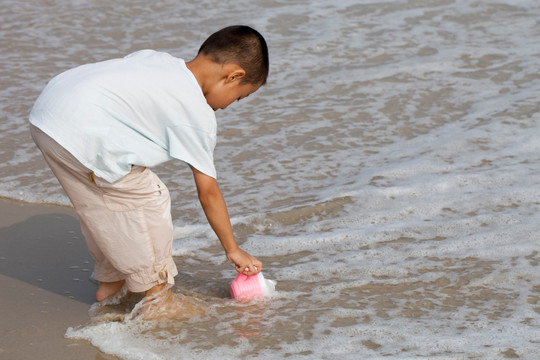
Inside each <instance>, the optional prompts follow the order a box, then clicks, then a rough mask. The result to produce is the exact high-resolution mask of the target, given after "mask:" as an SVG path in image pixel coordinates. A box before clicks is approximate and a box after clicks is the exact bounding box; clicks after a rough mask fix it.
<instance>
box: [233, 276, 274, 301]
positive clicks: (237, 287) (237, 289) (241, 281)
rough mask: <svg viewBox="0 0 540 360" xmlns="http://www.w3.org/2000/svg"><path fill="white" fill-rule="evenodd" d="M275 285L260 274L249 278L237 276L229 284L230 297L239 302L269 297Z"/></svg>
mask: <svg viewBox="0 0 540 360" xmlns="http://www.w3.org/2000/svg"><path fill="white" fill-rule="evenodd" d="M275 285H276V283H275V282H274V281H272V280H266V279H265V278H264V276H263V274H262V273H258V274H257V275H251V276H246V275H244V274H238V276H237V277H236V279H234V280H233V281H232V282H231V295H232V297H233V298H234V299H239V300H251V299H261V298H264V297H266V296H269V295H270V294H271V292H272V291H274V289H275Z"/></svg>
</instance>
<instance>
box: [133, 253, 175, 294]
mask: <svg viewBox="0 0 540 360" xmlns="http://www.w3.org/2000/svg"><path fill="white" fill-rule="evenodd" d="M176 275H178V270H177V268H176V264H175V263H174V261H173V259H172V258H170V259H169V260H165V261H162V262H160V263H159V264H156V265H154V267H152V268H149V269H145V270H142V271H139V272H137V273H133V274H126V278H125V280H126V285H127V288H128V290H129V291H131V292H145V291H146V290H149V289H151V288H152V287H154V286H156V285H159V284H163V283H168V284H170V285H174V277H175V276H176Z"/></svg>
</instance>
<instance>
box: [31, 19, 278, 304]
mask: <svg viewBox="0 0 540 360" xmlns="http://www.w3.org/2000/svg"><path fill="white" fill-rule="evenodd" d="M268 68H269V64H268V49H267V45H266V42H265V40H264V38H263V37H262V36H261V35H260V34H259V33H258V32H257V31H255V30H254V29H252V28H250V27H247V26H230V27H227V28H224V29H222V30H220V31H218V32H216V33H214V34H213V35H211V36H210V37H209V38H208V39H207V40H206V41H205V42H204V43H203V44H202V46H201V48H200V49H199V52H198V54H197V56H196V57H195V59H193V60H192V61H189V62H185V61H184V60H182V59H178V58H174V57H172V56H171V55H169V54H166V53H161V52H156V51H152V50H142V51H138V52H135V53H133V54H130V55H128V56H126V57H124V58H121V59H113V60H108V61H103V62H98V63H94V64H87V65H82V66H79V67H76V68H74V69H71V70H68V71H66V72H64V73H62V74H60V75H58V76H56V77H55V78H53V79H52V80H51V81H50V82H49V83H48V84H47V86H46V87H45V89H44V90H43V92H42V93H41V95H40V96H39V98H38V99H37V101H36V103H35V105H34V107H33V109H32V112H31V114H30V123H31V126H30V127H31V133H32V137H33V139H34V141H35V143H36V144H37V146H38V147H39V149H40V150H41V152H42V153H43V156H44V157H45V160H46V161H47V163H48V164H49V167H50V168H51V170H52V171H53V173H54V174H55V176H56V177H57V178H58V180H59V182H60V184H61V185H62V187H63V188H64V191H65V192H66V194H67V195H68V197H69V198H70V200H71V202H72V204H73V206H74V208H75V210H76V212H77V214H78V216H79V219H80V223H81V230H82V232H83V235H84V236H85V238H86V242H87V246H88V249H89V251H90V253H91V255H92V257H93V258H94V260H95V269H94V276H95V279H96V280H98V281H99V282H100V284H99V287H98V290H97V292H96V300H97V301H103V300H104V299H106V298H108V297H110V296H112V295H114V294H115V293H117V292H118V291H119V290H120V289H121V288H122V287H123V286H124V284H125V285H126V286H127V288H128V290H129V291H131V292H145V295H146V296H149V295H153V294H156V293H158V292H161V291H162V290H163V289H165V288H168V285H167V284H174V276H175V275H177V274H178V271H177V269H176V265H175V264H174V262H173V259H172V255H171V249H172V230H173V226H172V220H171V214H170V206H171V205H170V197H169V192H168V190H167V187H166V186H165V185H164V184H163V183H162V182H161V181H160V180H159V178H158V177H157V176H156V175H155V174H154V173H153V172H152V171H150V170H149V169H148V167H151V166H155V165H157V164H160V163H163V162H165V161H168V160H170V159H172V158H175V159H179V160H182V161H184V162H186V163H188V164H189V166H190V167H191V169H192V171H193V177H194V180H195V184H196V187H197V193H198V197H199V200H200V203H201V205H202V208H203V210H204V212H205V215H206V217H207V219H208V222H209V223H210V225H211V227H212V229H213V230H214V232H215V233H216V235H217V237H218V238H219V240H220V242H221V244H222V246H223V248H224V250H225V254H226V256H227V258H228V260H229V261H231V262H232V263H234V264H235V267H236V270H237V271H238V272H242V273H244V274H246V275H253V274H256V273H258V272H260V271H261V269H262V263H261V262H260V261H259V260H258V259H256V258H255V257H253V256H251V255H250V254H248V253H246V252H244V251H243V250H241V249H240V248H239V247H238V245H237V243H236V240H235V238H234V235H233V230H232V227H231V223H230V220H229V215H228V212H227V207H226V204H225V201H224V199H223V196H222V194H221V191H220V190H219V187H218V183H217V181H216V171H215V168H214V163H213V151H214V147H215V144H216V127H217V125H216V118H215V114H214V111H216V110H218V109H225V108H226V107H227V106H229V105H230V104H231V103H232V102H233V101H235V100H240V99H243V98H245V97H247V96H248V95H250V94H252V93H254V92H255V91H256V90H257V89H258V88H259V87H260V86H262V85H264V84H265V83H266V78H267V76H268ZM168 292H170V290H168Z"/></svg>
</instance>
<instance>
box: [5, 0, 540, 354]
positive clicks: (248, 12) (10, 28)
mask: <svg viewBox="0 0 540 360" xmlns="http://www.w3.org/2000/svg"><path fill="white" fill-rule="evenodd" d="M539 19H540V3H538V2H537V1H535V0H491V1H466V0H408V1H405V0H395V1H383V0H369V1H368V0H334V1H331V2H330V1H322V0H320V1H315V0H313V1H308V0H293V1H284V0H269V1H260V2H253V1H246V0H236V1H227V0H226V1H217V0H202V1H201V0H199V1H185V2H177V1H172V0H168V1H167V0H160V1H152V2H148V1H140V0H134V1H85V0H78V1H66V0H64V1H62V0H48V1H45V0H38V1H32V2H31V1H14V0H3V1H2V4H1V5H0V35H1V36H0V47H1V49H2V51H1V55H0V74H1V75H0V79H1V80H0V81H1V85H2V86H1V87H0V98H1V99H2V101H1V102H0V130H1V132H2V145H1V146H0V172H1V174H2V182H1V183H0V196H4V197H8V198H14V199H20V200H25V201H29V202H38V203H41V202H43V203H60V204H67V199H66V197H65V196H64V195H63V194H62V192H61V190H60V188H59V186H58V184H57V182H56V180H55V179H54V178H53V177H52V175H51V173H50V172H49V170H48V169H47V168H46V166H45V164H44V162H43V160H42V159H41V157H40V154H39V153H38V151H37V150H36V148H35V147H34V145H33V143H32V141H31V139H30V137H29V134H28V129H27V116H28V113H29V111H30V108H31V106H32V104H33V102H34V100H35V99H36V97H37V96H38V94H39V92H40V91H41V89H42V88H43V87H44V86H45V84H46V82H47V81H48V80H49V79H50V78H51V77H52V76H54V75H56V74H57V73H59V72H61V71H63V70H66V69H68V68H70V67H73V66H76V65H79V64H83V63H88V62H94V61H99V60H104V59H109V58H113V57H119V56H124V55H125V54H127V53H130V52H132V51H135V50H139V49H144V48H152V49H156V50H161V51H167V52H169V53H171V54H173V55H175V56H179V57H183V58H185V59H187V60H189V59H190V58H191V57H193V56H194V55H195V53H196V50H197V49H198V47H199V45H200V43H201V42H202V41H203V40H204V39H205V38H206V36H208V35H209V34H210V33H212V32H213V31H215V30H218V29H220V28H222V27H224V26H227V25H231V24H237V23H243V24H248V25H251V26H253V27H255V28H257V29H258V30H259V31H260V32H261V33H262V34H263V35H264V36H265V37H266V39H267V41H268V43H269V47H270V52H271V73H270V77H269V81H268V84H267V85H266V86H265V87H263V88H262V89H261V90H259V91H258V92H257V93H256V94H254V95H252V96H250V97H249V98H248V99H245V100H242V101H241V102H239V103H235V104H233V105H232V106H231V107H230V108H228V109H227V110H225V111H219V112H218V114H217V116H218V123H219V134H218V146H217V148H216V153H215V157H216V167H217V170H218V176H219V181H220V185H221V188H222V191H223V193H224V196H225V198H226V200H227V203H228V206H229V212H230V214H231V218H232V222H233V224H234V228H235V232H236V234H237V238H238V242H239V243H240V244H241V246H242V247H243V248H244V249H245V250H247V251H249V252H251V253H253V254H254V255H256V256H257V257H259V258H260V259H261V260H262V261H263V262H264V269H263V272H264V274H265V277H266V278H268V279H273V280H276V281H277V286H276V290H277V293H276V294H275V295H274V296H273V297H272V298H270V299H267V300H266V301H262V302H254V303H247V304H246V303H237V302H235V301H233V300H231V299H230V298H229V290H228V286H229V283H230V281H231V280H232V279H234V276H235V272H234V269H233V268H232V266H231V265H230V264H229V263H228V262H227V261H226V259H225V257H224V255H223V251H222V250H221V248H220V246H219V245H218V242H217V240H216V238H215V236H214V235H213V233H212V231H211V230H210V228H209V226H208V225H207V224H206V222H205V219H204V216H203V213H202V211H201V210H200V206H199V204H198V203H197V200H196V196H195V188H194V185H193V182H192V180H191V175H190V172H189V170H188V169H187V167H186V166H185V165H184V164H182V163H174V162H171V163H167V164H164V165H163V166H160V167H159V168H156V169H154V170H155V171H156V172H157V173H158V174H159V175H160V176H161V177H162V179H163V180H164V181H165V182H166V183H167V184H168V186H169V189H170V191H171V195H172V200H173V217H174V219H175V242H174V248H173V251H174V255H175V261H176V262H177V264H178V269H179V272H180V274H179V276H178V278H177V282H176V285H175V288H174V291H175V292H177V293H178V294H179V296H184V297H187V298H191V299H197V301H199V302H201V303H202V304H203V306H204V307H205V308H206V310H207V312H206V315H204V316H193V317H191V318H190V319H188V320H182V321H178V320H176V321H147V322H142V321H140V320H138V319H137V318H134V319H132V318H131V317H130V316H129V313H130V311H131V309H132V308H133V304H132V303H129V302H128V303H127V304H124V305H117V306H112V305H111V306H102V307H95V308H93V311H92V313H91V314H90V319H89V322H88V323H87V324H80V326H77V327H73V328H70V329H68V330H67V332H66V336H68V337H69V338H77V339H85V340H88V341H89V342H91V343H92V344H93V345H94V346H96V347H98V348H99V349H101V350H102V351H103V352H106V353H108V354H112V355H115V356H117V357H119V358H122V359H215V358H221V359H237V358H256V359H280V358H288V359H337V358H340V359H379V358H385V359H408V358H428V359H490V360H491V359H506V358H520V359H538V358H540V266H539V265H540V216H539V213H540V115H539V108H540V106H539V99H540V75H539V72H538V69H539V67H540V24H539ZM104 315H108V316H104Z"/></svg>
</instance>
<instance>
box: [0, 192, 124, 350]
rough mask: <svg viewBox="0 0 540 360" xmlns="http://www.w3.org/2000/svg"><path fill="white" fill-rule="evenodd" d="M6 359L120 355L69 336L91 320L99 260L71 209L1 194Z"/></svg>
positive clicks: (0, 342)
mask: <svg viewBox="0 0 540 360" xmlns="http://www.w3.org/2000/svg"><path fill="white" fill-rule="evenodd" d="M0 212H1V214H2V216H1V217H0V287H1V289H2V295H1V299H2V301H1V304H2V305H1V306H0V318H1V319H2V324H1V325H0V334H1V336H0V357H1V358H3V359H4V358H5V359H55V360H69V359H82V360H84V359H94V360H98V359H107V360H112V359H117V358H116V357H114V356H110V355H107V354H104V353H102V352H100V351H99V350H98V349H97V348H95V347H93V346H92V345H91V344H89V343H87V342H84V341H78V340H71V339H66V338H64V334H65V331H66V329H67V328H68V327H77V326H79V325H83V324H85V323H86V322H87V321H88V320H89V315H88V310H89V308H90V305H91V304H92V303H94V302H95V298H94V296H95V291H96V285H95V284H93V283H91V282H90V281H89V276H90V274H91V273H92V269H93V261H92V258H91V257H90V254H89V253H88V250H87V249H86V244H85V243H84V238H83V236H82V234H81V232H80V228H79V221H78V219H77V217H76V215H75V212H74V210H73V209H71V208H68V207H62V206H56V205H45V204H43V205H42V204H28V203H23V202H19V201H15V200H9V199H6V198H0Z"/></svg>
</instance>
